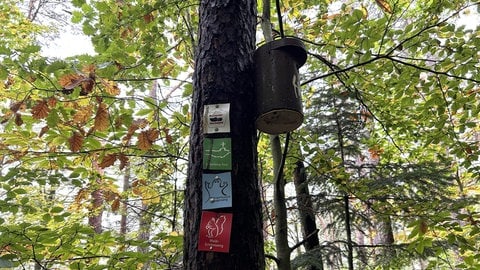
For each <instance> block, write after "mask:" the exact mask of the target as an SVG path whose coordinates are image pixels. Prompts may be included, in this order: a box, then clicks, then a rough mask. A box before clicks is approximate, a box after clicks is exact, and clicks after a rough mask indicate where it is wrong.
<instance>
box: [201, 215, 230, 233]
mask: <svg viewBox="0 0 480 270" xmlns="http://www.w3.org/2000/svg"><path fill="white" fill-rule="evenodd" d="M226 220H227V218H226V217H225V216H223V215H222V216H219V217H218V218H214V217H212V218H211V219H210V220H209V221H208V223H207V226H206V229H207V237H208V238H215V237H218V236H219V235H221V234H222V233H223V224H225V221H226Z"/></svg>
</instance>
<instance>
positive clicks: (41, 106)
mask: <svg viewBox="0 0 480 270" xmlns="http://www.w3.org/2000/svg"><path fill="white" fill-rule="evenodd" d="M48 113H50V108H49V107H48V104H47V102H46V101H45V100H41V101H39V102H38V103H37V104H35V106H33V107H32V117H33V118H35V119H43V118H46V117H47V116H48Z"/></svg>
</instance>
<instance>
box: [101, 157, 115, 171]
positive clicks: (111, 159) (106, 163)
mask: <svg viewBox="0 0 480 270" xmlns="http://www.w3.org/2000/svg"><path fill="white" fill-rule="evenodd" d="M116 160H117V154H110V155H106V156H104V157H103V159H102V162H100V164H99V165H98V166H99V167H100V168H102V169H105V168H106V167H110V166H112V165H113V164H114V163H115V161H116Z"/></svg>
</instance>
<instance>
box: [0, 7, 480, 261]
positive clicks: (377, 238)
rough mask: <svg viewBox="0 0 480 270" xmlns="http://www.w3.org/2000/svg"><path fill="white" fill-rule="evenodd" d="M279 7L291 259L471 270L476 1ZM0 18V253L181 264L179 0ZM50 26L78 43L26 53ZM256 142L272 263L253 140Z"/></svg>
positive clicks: (11, 11) (267, 161)
mask: <svg viewBox="0 0 480 270" xmlns="http://www.w3.org/2000/svg"><path fill="white" fill-rule="evenodd" d="M280 2H281V5H280V13H281V15H282V18H283V24H282V26H283V30H284V32H285V34H286V35H287V36H293V37H297V38H300V39H301V40H302V41H303V42H304V43H305V45H306V48H307V50H308V62H307V63H306V65H305V66H304V67H303V68H302V69H301V74H302V94H303V99H304V112H305V122H304V125H303V126H302V127H301V128H300V129H299V130H297V131H295V132H294V133H293V134H291V139H290V147H289V151H288V153H287V159H286V164H285V179H286V182H287V183H286V188H287V191H290V192H287V197H285V198H284V203H285V207H286V209H287V213H288V216H287V219H286V222H288V228H289V230H288V232H287V234H286V237H287V238H288V243H289V245H290V247H289V249H290V252H291V254H289V256H291V257H289V259H291V263H290V265H291V267H292V268H302V269H323V268H326V269H348V268H350V269H353V268H354V267H355V268H358V269H478V268H479V267H480V255H479V245H480V244H479V243H480V228H479V226H480V224H479V220H480V205H479V197H480V189H479V186H478V181H479V180H478V179H479V172H480V171H479V162H478V158H479V151H478V150H479V143H478V142H479V138H480V137H479V128H480V126H479V121H478V117H479V112H480V103H479V101H478V97H479V95H480V88H479V81H480V74H479V73H478V70H479V67H480V64H479V61H478V59H479V56H480V54H479V52H478V48H479V46H480V36H479V32H478V31H477V27H478V10H479V3H478V2H475V1H443V0H437V1H403V0H396V1H385V0H375V1H373V0H363V1H348V0H347V1H327V0H325V1H321V0H317V1H313V0H310V1H309V0H305V1H293V0H284V1H280ZM266 3H267V2H262V3H260V1H259V2H258V6H259V7H258V9H259V16H258V34H257V44H258V45H261V44H263V43H264V40H266V39H269V38H270V37H268V38H267V37H265V30H264V29H262V27H261V25H262V23H267V24H270V25H271V26H272V27H273V30H274V31H273V33H274V35H275V33H278V31H279V30H280V29H279V26H280V23H279V21H278V19H277V17H276V16H272V18H271V19H268V18H267V17H266V16H262V14H263V15H264V13H262V11H264V7H265V6H266V5H265V4H266ZM276 12H277V10H276V9H275V5H272V7H271V10H270V12H269V13H271V14H276ZM461 18H463V19H465V20H466V21H468V22H469V24H468V27H466V26H465V25H464V24H463V23H462V21H460V19H461ZM0 25H2V28H1V29H0V38H1V41H0V80H1V82H0V97H1V101H0V121H1V126H0V131H1V133H0V163H1V172H0V199H1V200H0V267H4V268H19V269H61V268H68V267H70V268H73V269H104V268H118V269H141V268H143V269H180V268H182V245H183V241H182V239H183V235H182V234H183V232H182V223H183V220H182V210H181V208H182V206H183V201H182V199H183V189H184V180H185V178H186V175H185V173H186V167H187V163H188V143H187V142H188V136H189V123H190V105H191V96H192V91H193V87H192V78H191V74H192V70H193V59H194V52H195V46H196V44H197V43H196V42H197V39H198V37H197V29H198V27H199V26H198V3H197V1H185V0H182V1H177V0H166V1H153V0H152V1H151V0H135V1H134V0H131V1H127V0H123V1H122V0H108V1H95V0H92V1H84V0H73V1H57V0H30V1H23V2H20V3H17V1H13V0H2V5H0ZM62 31H72V32H73V33H78V36H80V35H84V36H86V37H88V38H89V39H90V41H91V44H92V46H93V49H94V53H93V52H92V53H88V54H85V53H83V54H78V55H71V56H68V57H61V54H60V52H59V53H58V56H55V55H52V54H51V53H49V54H48V55H47V54H45V48H49V47H50V48H51V47H56V48H62V46H58V47H57V46H56V45H57V44H54V42H55V40H57V41H58V39H55V37H56V36H58V35H62ZM75 31H78V32H75ZM71 38H73V37H71ZM273 38H278V36H275V37H273ZM76 39H77V38H76V37H75V40H76ZM280 139H284V137H283V136H281V138H280ZM258 151H259V156H258V161H259V178H260V179H261V186H262V195H263V213H264V235H265V253H266V254H267V256H266V257H267V258H266V263H267V266H268V268H269V269H276V268H277V266H276V260H277V259H278V254H277V251H278V250H277V249H278V246H277V245H275V244H274V243H275V240H274V239H275V238H276V237H278V236H279V232H277V231H276V230H275V226H274V225H275V224H276V223H277V222H281V221H280V220H279V219H278V217H276V216H275V215H273V213H275V211H274V209H275V207H277V205H275V204H274V203H273V198H272V196H273V195H272V193H273V192H272V190H273V187H274V185H275V183H274V181H275V179H274V173H273V169H272V167H273V162H272V157H271V150H270V145H269V138H268V136H266V135H265V134H259V141H258ZM299 177H303V178H304V179H305V181H304V182H303V184H302V185H300V186H295V181H294V179H298V178H299ZM299 187H303V188H304V187H308V189H307V190H308V193H302V194H303V195H305V194H307V195H308V199H309V201H310V205H309V206H308V209H301V207H299V205H304V204H302V203H301V202H300V200H298V198H300V197H301V196H298V195H297V192H298V191H299V190H301V189H299ZM303 195H302V196H303ZM302 198H304V197H302ZM302 210H308V211H306V212H308V214H312V215H314V216H315V219H314V223H315V228H316V229H315V230H314V231H312V233H307V234H305V232H303V233H302V231H304V229H305V228H304V227H305V226H304V225H305V224H304V223H302V222H299V220H301V219H302V213H303V214H305V211H303V212H302ZM233 233H234V232H233ZM312 235H317V236H318V243H316V244H314V245H313V246H309V247H307V246H306V243H307V240H310V239H312Z"/></svg>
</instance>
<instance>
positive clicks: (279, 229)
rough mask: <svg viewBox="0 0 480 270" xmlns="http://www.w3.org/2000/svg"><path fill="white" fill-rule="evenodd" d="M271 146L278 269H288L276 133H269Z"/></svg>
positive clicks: (282, 183) (280, 151)
mask: <svg viewBox="0 0 480 270" xmlns="http://www.w3.org/2000/svg"><path fill="white" fill-rule="evenodd" d="M270 147H271V148H272V158H273V171H274V178H273V179H275V183H274V189H273V207H274V209H275V246H276V249H277V259H278V269H279V270H290V269H292V267H291V261H290V255H291V251H290V246H289V245H288V222H287V202H286V201H285V178H284V177H283V172H282V171H281V170H283V168H281V167H282V166H281V163H282V147H281V145H280V138H279V137H278V135H270Z"/></svg>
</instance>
